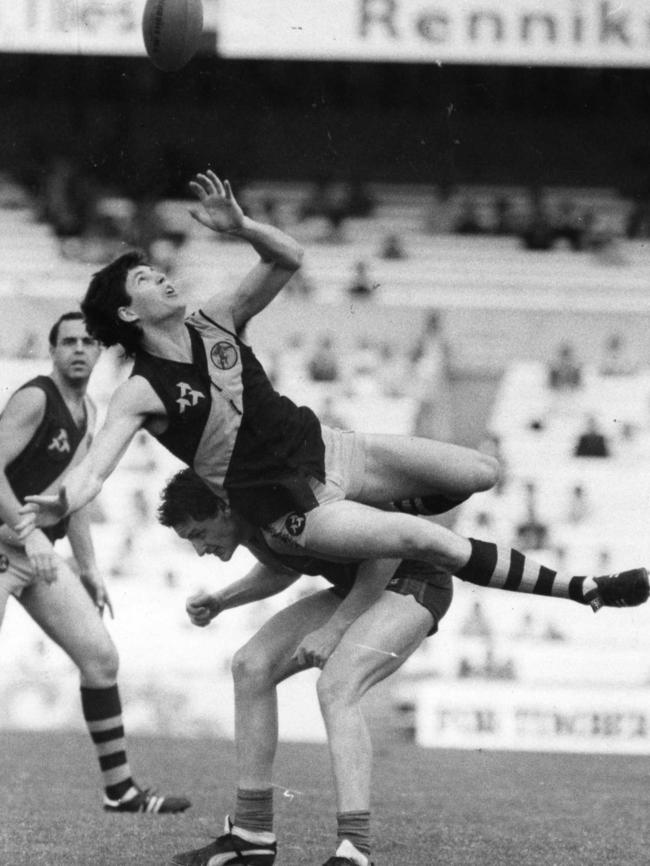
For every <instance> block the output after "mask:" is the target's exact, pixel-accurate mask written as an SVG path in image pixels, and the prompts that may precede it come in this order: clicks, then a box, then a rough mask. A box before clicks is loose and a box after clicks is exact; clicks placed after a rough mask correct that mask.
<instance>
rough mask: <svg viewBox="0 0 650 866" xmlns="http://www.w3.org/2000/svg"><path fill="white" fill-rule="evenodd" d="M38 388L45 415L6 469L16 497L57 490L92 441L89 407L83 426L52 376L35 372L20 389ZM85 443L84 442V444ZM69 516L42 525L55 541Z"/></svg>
mask: <svg viewBox="0 0 650 866" xmlns="http://www.w3.org/2000/svg"><path fill="white" fill-rule="evenodd" d="M24 388H39V389H40V390H41V391H43V392H44V394H45V412H44V414H43V419H42V421H41V423H40V424H39V425H38V427H37V428H36V430H35V431H34V435H33V436H32V438H31V439H30V440H29V442H28V443H27V445H26V446H25V447H24V448H23V450H22V451H21V452H20V454H18V455H17V456H16V457H15V458H14V459H13V460H12V461H11V463H9V464H8V465H7V467H6V469H5V474H6V476H7V480H8V481H9V484H10V485H11V489H12V490H13V492H14V494H15V496H16V498H17V499H19V500H20V501H21V502H23V501H24V498H25V496H26V495H27V494H28V493H45V492H48V493H50V492H54V491H55V490H57V489H58V486H59V483H60V481H61V480H62V476H63V475H64V474H65V472H66V470H67V469H68V468H69V467H70V465H71V464H72V463H73V462H74V463H77V462H78V461H79V459H80V458H81V456H82V454H83V453H85V452H86V450H87V449H88V447H89V444H90V433H89V432H88V409H87V404H86V413H85V416H84V420H83V423H82V425H81V426H77V424H76V423H75V420H74V418H73V417H72V415H71V413H70V410H69V409H68V406H67V405H66V402H65V400H64V399H63V396H62V395H61V392H60V391H59V389H58V388H57V386H56V385H55V384H54V381H53V380H52V379H51V378H50V377H49V376H36V377H35V378H34V379H30V380H29V382H25V384H24V385H22V386H21V387H20V388H19V389H18V390H19V391H22V390H23V389H24ZM82 443H83V445H82ZM67 523H68V522H67V520H62V521H60V522H59V523H57V524H55V525H54V526H47V527H44V528H43V532H44V533H45V534H46V535H47V537H48V538H49V539H50V540H51V541H54V540H55V539H57V538H62V537H63V536H64V535H65V533H66V528H67Z"/></svg>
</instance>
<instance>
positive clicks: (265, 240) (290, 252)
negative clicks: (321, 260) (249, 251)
mask: <svg viewBox="0 0 650 866" xmlns="http://www.w3.org/2000/svg"><path fill="white" fill-rule="evenodd" d="M231 234H234V235H237V237H240V238H242V239H243V240H245V241H248V243H249V244H250V245H251V246H252V247H253V249H254V250H255V252H256V253H257V254H258V255H259V257H260V258H261V259H262V261H263V262H266V263H268V264H275V265H278V266H279V267H281V268H284V269H286V270H289V271H297V270H298V268H299V267H300V265H301V264H302V259H303V254H304V250H303V248H302V247H301V246H300V244H299V243H298V242H297V241H296V240H294V239H293V238H292V237H290V236H289V235H288V234H286V233H285V232H283V231H281V230H280V229H278V228H276V227H275V226H270V225H267V224H266V223H260V222H257V221H256V220H253V219H250V217H244V222H243V225H242V226H241V228H239V229H237V230H236V231H234V232H231Z"/></svg>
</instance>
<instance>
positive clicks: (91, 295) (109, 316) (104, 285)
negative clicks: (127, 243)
mask: <svg viewBox="0 0 650 866" xmlns="http://www.w3.org/2000/svg"><path fill="white" fill-rule="evenodd" d="M146 264H148V262H147V258H146V256H145V254H144V253H143V252H142V251H141V250H131V251H130V252H128V253H124V254H123V255H121V256H120V257H119V258H117V259H115V261H113V262H111V263H110V264H109V265H106V267H105V268H102V269H101V271H97V272H96V273H95V274H93V276H92V279H91V281H90V284H89V285H88V290H87V291H86V295H85V297H84V299H83V301H82V302H81V310H82V312H83V314H84V318H85V319H86V327H87V328H88V333H89V334H90V335H91V336H92V337H94V338H95V339H96V340H99V342H100V343H102V344H103V345H104V346H114V345H116V344H117V343H119V344H120V345H121V346H122V348H123V349H124V351H125V353H126V354H127V355H129V356H133V355H135V353H136V352H137V350H138V348H139V346H140V341H141V339H142V329H141V327H140V325H138V324H136V323H129V322H123V321H122V320H121V319H120V317H119V316H118V313H117V311H118V310H119V308H120V307H125V306H128V305H129V304H130V303H131V297H130V296H129V294H128V292H127V291H126V278H127V275H128V273H129V271H132V270H133V268H137V267H138V266H139V265H146Z"/></svg>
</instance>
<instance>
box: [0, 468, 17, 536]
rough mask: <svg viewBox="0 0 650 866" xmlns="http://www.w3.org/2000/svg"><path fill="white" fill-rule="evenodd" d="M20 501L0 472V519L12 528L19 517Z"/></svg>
mask: <svg viewBox="0 0 650 866" xmlns="http://www.w3.org/2000/svg"><path fill="white" fill-rule="evenodd" d="M19 508H20V502H19V500H18V498H17V497H16V495H15V493H14V491H13V489H12V487H11V485H10V484H9V481H8V480H7V476H6V475H5V473H4V472H0V521H2V523H4V524H6V525H7V526H8V527H9V529H11V530H13V529H14V527H15V526H16V524H17V523H18V521H19V519H20V514H19Z"/></svg>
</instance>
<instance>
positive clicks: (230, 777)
mask: <svg viewBox="0 0 650 866" xmlns="http://www.w3.org/2000/svg"><path fill="white" fill-rule="evenodd" d="M130 752H131V755H130V757H131V765H132V768H133V769H134V771H135V773H136V775H137V777H138V779H139V780H140V781H141V782H143V783H146V784H150V783H153V784H156V785H158V786H159V788H160V791H161V792H163V793H164V792H170V793H179V794H180V793H185V794H188V795H189V796H190V798H191V799H192V800H193V804H194V805H193V808H192V809H191V810H190V811H189V812H186V813H185V814H184V815H180V816H169V817H159V816H158V817H156V816H148V815H140V816H132V815H118V816H116V815H107V814H105V813H104V812H103V811H102V810H101V798H100V791H99V788H98V781H99V779H98V777H99V773H98V770H97V768H96V766H95V762H94V754H93V751H92V747H91V745H90V743H89V741H87V739H86V737H84V736H83V735H80V734H65V733H58V732H57V733H22V732H21V733H18V732H7V731H0V755H1V757H0V776H1V779H2V784H1V787H0V815H1V816H2V821H1V823H0V863H1V864H2V866H38V864H47V866H91V864H92V866H136V864H137V866H163V864H166V863H168V862H169V857H170V855H171V854H172V853H174V852H176V851H182V850H187V849H188V848H193V847H198V846H199V845H203V844H205V843H206V842H207V841H208V837H209V836H210V835H211V834H214V835H217V834H218V833H220V832H221V821H222V820H223V817H222V816H223V814H224V813H225V812H226V811H228V810H230V808H231V799H232V793H233V790H234V784H235V767H234V756H233V748H232V744H231V743H228V742H224V741H214V742H213V741H205V740H202V741H197V740H169V739H143V738H132V740H131V749H130ZM375 753H376V771H375V785H374V804H373V806H374V813H373V814H374V838H375V844H374V853H373V857H374V860H375V863H376V864H377V866H434V864H443V866H492V864H494V866H496V864H498V866H509V864H512V866H605V864H607V866H641V864H643V866H647V864H648V863H649V862H650V848H649V847H648V845H649V841H650V839H649V837H650V831H648V829H647V828H648V807H649V805H650V784H649V783H650V759H648V758H645V757H643V758H641V757H636V756H631V757H615V756H611V757H610V756H593V755H541V754H523V753H496V752H460V751H457V752H456V751H436V750H432V751H422V750H419V749H417V748H416V747H414V746H410V745H402V744H392V743H391V744H390V745H387V746H382V744H381V743H375ZM276 781H277V782H278V783H280V784H282V785H284V786H286V787H288V788H293V789H297V790H298V791H299V792H300V793H299V794H296V795H295V796H294V798H293V799H289V798H287V797H285V796H283V794H282V792H281V791H279V792H278V796H277V799H276V815H277V818H276V831H277V833H278V836H279V840H280V853H279V855H278V859H277V861H276V863H277V866H312V864H313V866H321V864H322V863H323V862H324V861H325V860H326V859H327V857H328V856H330V854H331V853H333V840H334V833H333V830H334V826H335V806H334V801H333V795H332V785H331V781H330V776H329V766H328V760H327V752H326V750H325V748H324V747H322V746H307V745H288V744H284V745H282V746H281V748H280V753H279V756H278V764H277V779H276Z"/></svg>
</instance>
